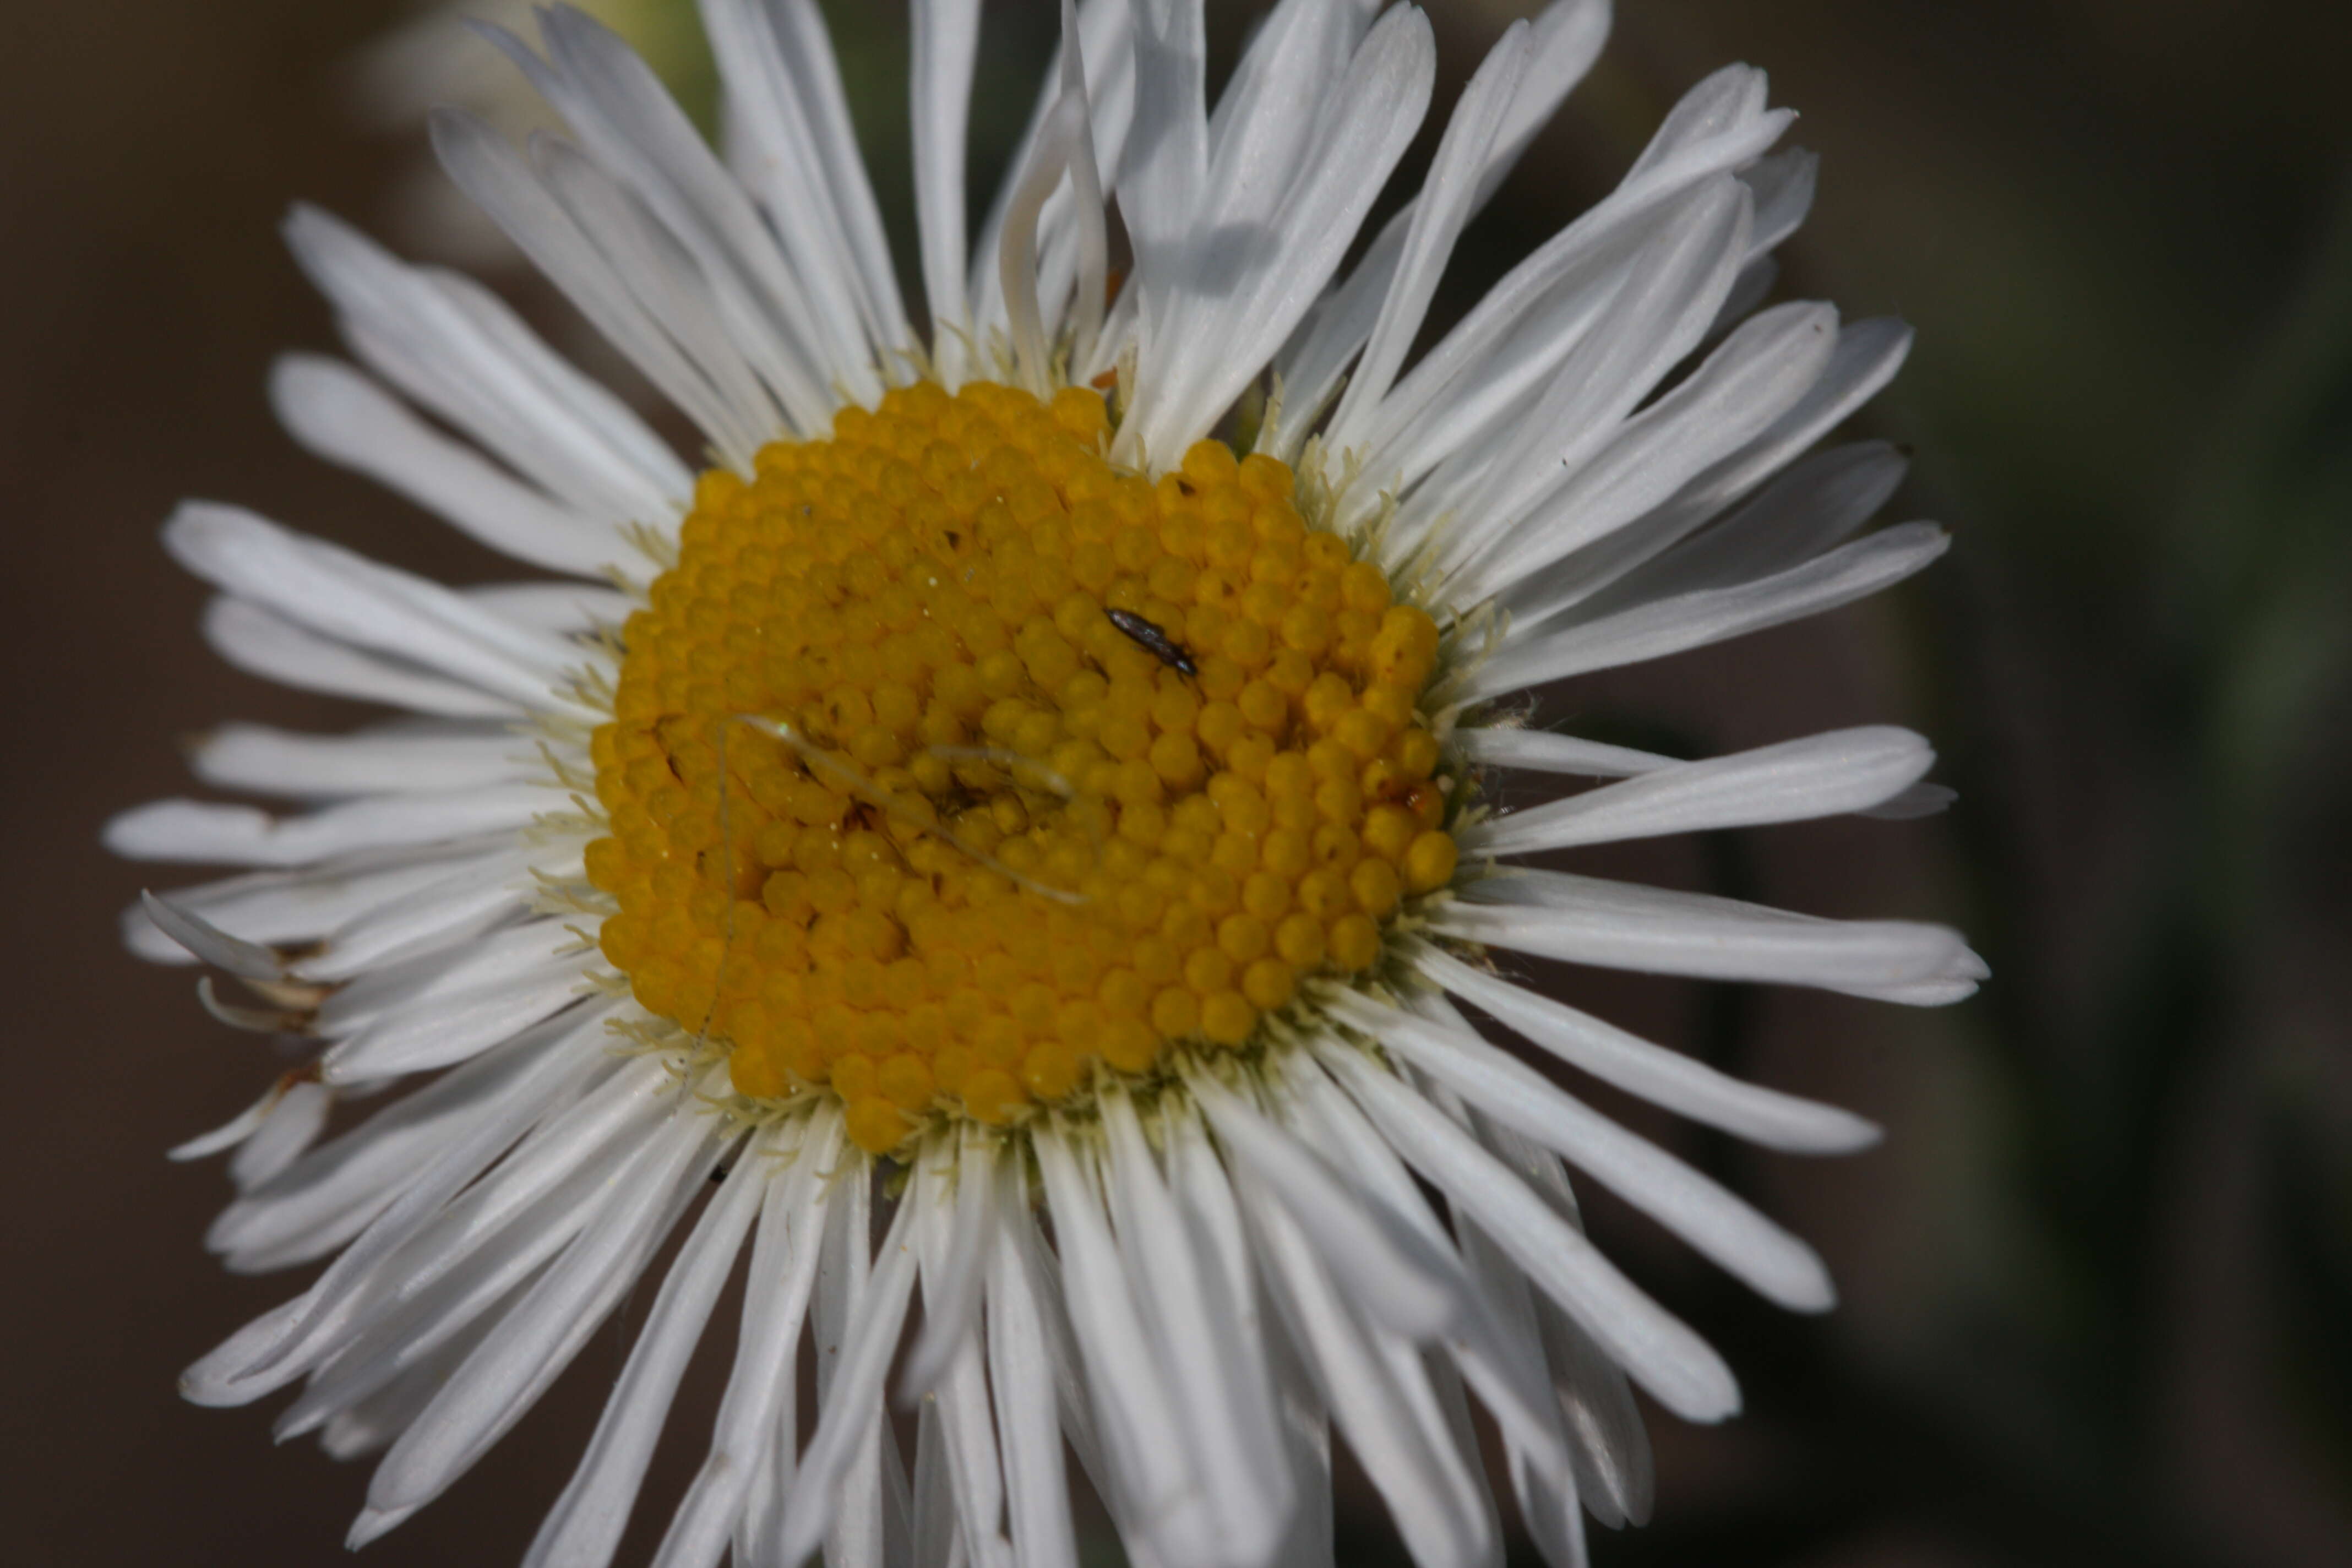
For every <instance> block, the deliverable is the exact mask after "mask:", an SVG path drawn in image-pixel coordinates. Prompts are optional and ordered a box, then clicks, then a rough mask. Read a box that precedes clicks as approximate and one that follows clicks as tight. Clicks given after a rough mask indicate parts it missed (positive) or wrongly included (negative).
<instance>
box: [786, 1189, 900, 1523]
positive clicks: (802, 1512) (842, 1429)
mask: <svg viewBox="0 0 2352 1568" xmlns="http://www.w3.org/2000/svg"><path fill="white" fill-rule="evenodd" d="M915 1206H916V1205H915V1204H914V1203H911V1202H910V1203H904V1204H901V1205H898V1213H897V1214H896V1215H893V1216H892V1218H891V1221H890V1228H889V1230H888V1232H887V1233H886V1234H885V1235H884V1237H882V1243H881V1246H880V1247H878V1248H877V1249H876V1254H875V1258H876V1262H875V1267H874V1275H873V1279H871V1280H870V1281H868V1282H867V1284H866V1289H865V1291H864V1292H863V1295H862V1298H861V1300H860V1301H859V1303H858V1318H857V1321H856V1322H855V1323H854V1324H852V1325H851V1326H850V1330H849V1332H848V1333H847V1335H846V1336H845V1338H844V1339H843V1341H842V1345H841V1352H840V1360H839V1363H838V1364H837V1365H835V1368H834V1371H833V1376H832V1381H831V1385H830V1386H829V1387H827V1388H826V1389H825V1391H824V1400H823V1406H822V1409H821V1411H820V1413H819V1415H818V1417H817V1425H816V1432H815V1434H814V1436H812V1437H810V1439H809V1446H808V1451H807V1452H806V1453H805V1454H803V1455H802V1456H801V1462H800V1468H799V1470H798V1472H797V1473H796V1474H795V1475H794V1476H793V1485H792V1489H791V1491H789V1492H788V1493H786V1494H785V1497H784V1502H783V1544H782V1548H781V1549H780V1551H779V1555H780V1556H781V1557H782V1560H783V1561H784V1562H787V1563H798V1562H799V1561H800V1560H801V1559H802V1558H803V1557H806V1556H807V1555H808V1554H809V1553H810V1552H814V1550H816V1547H817V1544H818V1543H819V1542H822V1541H823V1540H824V1537H825V1532H826V1531H828V1530H830V1529H831V1528H832V1527H833V1524H834V1520H835V1509H836V1507H837V1494H838V1493H839V1491H840V1490H841V1489H842V1485H843V1483H844V1482H845V1480H847V1479H848V1478H849V1475H850V1471H851V1469H852V1468H853V1467H854V1466H855V1465H856V1463H857V1462H858V1459H859V1457H860V1452H861V1450H862V1449H864V1448H865V1447H866V1439H867V1438H869V1437H871V1436H873V1435H874V1433H875V1430H876V1427H877V1424H878V1423H879V1422H880V1421H881V1419H882V1411H883V1405H884V1401H883V1394H882V1381H883V1379H884V1377H885V1376H886V1375H887V1373H889V1370H890V1357H891V1355H892V1353H893V1352H896V1351H897V1349H898V1331H899V1329H900V1328H901V1327H902V1326H903V1325H904V1324H905V1322H906V1319H907V1301H908V1297H909V1296H911V1295H912V1294H913V1292H914V1288H915V1252H914V1241H913V1238H912V1237H911V1236H910V1235H909V1234H908V1229H909V1225H910V1222H911V1220H912V1218H913V1215H914V1209H915ZM853 1245H856V1246H859V1247H862V1246H863V1245H864V1241H863V1239H862V1238H853Z"/></svg>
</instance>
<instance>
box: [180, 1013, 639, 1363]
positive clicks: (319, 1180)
mask: <svg viewBox="0 0 2352 1568" xmlns="http://www.w3.org/2000/svg"><path fill="white" fill-rule="evenodd" d="M571 1043H572V1041H571V1040H570V1039H569V1038H568V1037H566V1036H565V1034H564V1032H563V1031H561V1030H544V1031H541V1033H540V1034H539V1035H538V1036H537V1037H531V1038H526V1039H522V1040H518V1041H516V1042H515V1043H513V1044H512V1045H510V1046H508V1047H505V1048H503V1049H501V1050H500V1051H499V1052H497V1053H494V1054H493V1055H490V1056H486V1057H483V1058H478V1059H477V1060H476V1061H474V1062H471V1063H468V1064H467V1066H466V1067H463V1068H459V1069H457V1071H455V1072H452V1073H448V1074H445V1075H444V1076H443V1077H441V1078H440V1079H436V1080H435V1081H434V1082H433V1083H430V1084H428V1085H426V1086H425V1088H423V1089H419V1090H418V1091H417V1092H416V1093H415V1094H413V1095H410V1096H408V1097H407V1098H405V1099H404V1100H401V1101H399V1102H398V1103H396V1104H394V1105H393V1106H392V1107H390V1108H389V1109H387V1110H382V1111H379V1112H377V1113H376V1114H375V1115H374V1116H373V1117H372V1118H370V1119H369V1120H368V1121H366V1122H363V1123H362V1125H360V1126H359V1127H356V1128H354V1129H352V1131H349V1132H346V1133H344V1134H342V1135H341V1137H339V1138H336V1139H333V1140H331V1142H327V1143H326V1144H323V1145H321V1146H320V1147H318V1148H315V1149H312V1150H311V1151H310V1152H308V1153H306V1154H304V1155H303V1156H302V1157H301V1158H300V1159H299V1160H297V1161H296V1162H295V1163H293V1164H292V1165H291V1166H289V1167H288V1169H286V1170H285V1171H283V1172H280V1173H278V1175H277V1176H276V1177H274V1178H273V1179H271V1180H270V1181H268V1182H265V1183H262V1184H260V1185H259V1186H257V1187H256V1188H255V1189H254V1190H253V1191H252V1192H250V1193H247V1194H245V1195H244V1196H242V1197H241V1198H239V1199H238V1201H237V1202H236V1203H234V1204H232V1205H229V1207H228V1208H227V1209H226V1211H224V1212H223V1214H222V1215H221V1217H220V1219H219V1220H218V1221H216V1222H215V1225H214V1227H213V1230H212V1232H211V1233H210V1234H209V1235H208V1236H207V1237H206V1238H205V1239H206V1244H207V1245H208V1246H211V1247H214V1248H215V1250H219V1251H226V1252H229V1253H230V1254H231V1261H232V1264H234V1263H235V1262H236V1257H237V1254H238V1253H239V1252H240V1251H242V1250H245V1249H252V1250H254V1251H262V1250H265V1249H270V1248H274V1247H280V1246H283V1245H284V1244H286V1243H288V1242H289V1241H293V1240H297V1239H299V1238H301V1237H304V1236H306V1235H308V1234H309V1233H310V1232H312V1231H313V1230H315V1229H316V1228H317V1227H318V1226H320V1225H321V1224H325V1223H331V1222H336V1221H339V1220H340V1219H341V1216H343V1215H351V1214H354V1213H356V1214H357V1215H359V1216H360V1218H359V1220H358V1223H356V1224H352V1225H349V1226H340V1225H339V1226H338V1234H335V1235H332V1236H331V1237H329V1239H328V1242H327V1244H326V1245H328V1246H331V1245H333V1243H334V1242H337V1241H340V1240H341V1239H344V1237H347V1236H349V1235H352V1234H356V1233H359V1232H361V1231H365V1232H366V1234H365V1235H364V1236H363V1237H362V1239H361V1240H360V1241H358V1242H356V1243H354V1244H353V1245H352V1247H348V1248H346V1249H345V1250H344V1252H343V1253H342V1255H341V1256H340V1257H339V1258H336V1260H335V1261H334V1263H333V1264H332V1265H331V1266H330V1268H328V1270H327V1272H326V1273H325V1274H323V1275H321V1276H320V1279H319V1280H318V1282H317V1283H316V1284H314V1285H312V1286H311V1288H310V1289H309V1290H307V1291H305V1292H303V1294H302V1295H301V1296H299V1297H298V1298H296V1299H295V1300H293V1301H290V1302H289V1303H287V1304H286V1306H285V1307H283V1308H281V1309H279V1310H278V1311H276V1312H273V1313H270V1314H268V1316H267V1317H265V1318H264V1319H261V1320H258V1321H257V1322H256V1323H255V1324H253V1325H251V1326H250V1327H249V1328H248V1329H247V1330H245V1331H240V1332H238V1333H237V1334H236V1335H233V1336H232V1337H231V1338H230V1339H229V1341H228V1342H226V1344H223V1345H222V1346H220V1347H219V1348H218V1349H216V1350H215V1351H213V1352H211V1353H210V1354H208V1355H206V1356H205V1357H204V1358H203V1359H202V1360H201V1361H199V1362H197V1363H196V1364H195V1365H194V1366H193V1367H191V1368H189V1369H188V1372H187V1373H186V1374H185V1375H184V1377H183V1378H182V1380H181V1391H182V1392H183V1393H184V1394H185V1395H186V1396H187V1397H188V1398H190V1399H192V1400H194V1401H195V1402H196V1403H198V1404H205V1405H215V1404H243V1403H245V1402H247V1400H250V1399H253V1398H256V1397H258V1396H259V1395H260V1394H266V1393H268V1391H269V1390H270V1389H272V1388H275V1387H278V1386H282V1385H283V1384H284V1383H285V1382H286V1381H288V1380H289V1378H291V1377H293V1376H296V1375H299V1373H300V1372H301V1371H302V1370H303V1368H302V1364H301V1363H300V1362H299V1361H296V1362H294V1363H293V1365H292V1368H291V1370H289V1371H286V1372H284V1373H281V1374H279V1375H277V1376H275V1377H272V1376H271V1369H272V1368H274V1367H279V1366H281V1365H283V1364H284V1363H286V1362H287V1361H288V1358H289V1354H290V1352H293V1351H295V1350H296V1349H297V1348H299V1345H300V1344H301V1343H302V1342H303V1341H304V1340H305V1339H307V1338H310V1337H311V1336H312V1333H313V1331H314V1330H315V1329H316V1327H317V1326H318V1324H319V1323H320V1321H321V1320H322V1318H323V1316H324V1315H325V1314H326V1312H327V1310H329V1309H331V1308H333V1307H335V1306H336V1305H337V1303H338V1301H339V1300H341V1299H342V1298H341V1292H342V1291H343V1290H344V1289H345V1283H346V1282H347V1281H352V1280H356V1279H362V1278H364V1277H365V1275H366V1274H367V1273H368V1272H369V1270H370V1269H372V1268H373V1267H374V1265H375V1264H376V1263H377V1262H380V1261H381V1260H382V1259H383V1258H385V1257H387V1256H389V1255H390V1254H391V1253H392V1252H393V1251H394V1249H395V1248H396V1247H399V1246H400V1245H401V1244H402V1243H403V1242H404V1241H406V1240H407V1239H408V1238H409V1237H411V1236H413V1235H414V1234H415V1230H416V1227H417V1226H419V1225H421V1224H423V1223H424V1222H425V1220H426V1219H428V1218H429V1217H430V1216H431V1215H433V1214H434V1213H435V1212H436V1210H437V1209H438V1208H439V1207H440V1205H441V1204H442V1203H444V1202H445V1201H446V1199H447V1197H448V1195H449V1194H451V1193H454V1192H456V1191H457V1189H459V1188H461V1187H463V1186H464V1185H465V1184H467V1182H468V1181H470V1180H472V1179H473V1177H474V1176H475V1175H477V1174H478V1173H480V1171H481V1170H482V1169H483V1167H485V1166H486V1165H488V1163H490V1162H491V1161H492V1160H494V1159H496V1158H497V1157H498V1155H499V1153H500V1152H502V1151H503V1150H505V1149H506V1148H507V1147H508V1145H509V1144H511V1143H512V1142H514V1140H515V1139H516V1138H518V1137H520V1135H521V1133H522V1131H523V1130H524V1129H525V1128H526V1127H528V1126H529V1125H530V1123H531V1122H532V1121H535V1120H537V1119H538V1118H539V1117H540V1116H541V1114H543V1113H544V1112H545V1110H546V1109H547V1107H548V1106H549V1104H550V1103H551V1102H552V1101H554V1100H559V1099H561V1098H562V1096H563V1095H565V1094H566V1093H568V1092H570V1091H571V1090H572V1089H573V1088H574V1087H575V1086H576V1085H577V1084H578V1083H579V1081H580V1080H581V1079H582V1078H583V1076H584V1075H585V1073H586V1072H587V1071H589V1070H591V1069H593V1066H594V1064H593V1062H582V1061H580V1060H578V1059H576V1058H572V1057H571V1056H569V1055H568V1054H567V1052H566V1050H565V1049H564V1047H567V1046H569V1045H570V1044H571ZM324 1249H325V1247H320V1248H319V1250H324Z"/></svg>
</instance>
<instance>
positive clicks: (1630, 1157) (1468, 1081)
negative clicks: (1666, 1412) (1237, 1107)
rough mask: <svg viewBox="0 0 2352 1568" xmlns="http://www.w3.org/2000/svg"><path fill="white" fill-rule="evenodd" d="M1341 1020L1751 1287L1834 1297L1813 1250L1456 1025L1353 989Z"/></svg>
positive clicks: (1816, 1298)
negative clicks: (1567, 1163)
mask: <svg viewBox="0 0 2352 1568" xmlns="http://www.w3.org/2000/svg"><path fill="white" fill-rule="evenodd" d="M1332 1008H1333V1013H1334V1016H1336V1017H1338V1018H1339V1020H1340V1021H1341V1022H1343V1023H1345V1024H1347V1025H1348V1026H1350V1027H1352V1028H1355V1029H1357V1030H1359V1031H1360V1032H1361V1033H1362V1034H1364V1035H1365V1036H1367V1037H1370V1038H1371V1039H1373V1040H1376V1041H1378V1042H1379V1043H1380V1044H1381V1045H1382V1046H1384V1047H1387V1048H1388V1049H1389V1050H1391V1051H1392V1052H1394V1053H1396V1054H1397V1055H1399V1056H1401V1057H1403V1058H1405V1059H1407V1060H1409V1061H1411V1062H1412V1064H1413V1065H1414V1066H1415V1067H1417V1068H1420V1069H1421V1070H1422V1071H1423V1072H1424V1073H1426V1074H1427V1075H1429V1077H1431V1078H1432V1079H1435V1080H1436V1081H1438V1082H1440V1083H1443V1084H1444V1085H1445V1086H1446V1087H1447V1088H1448V1089H1452V1090H1453V1091H1454V1092H1455V1093H1456V1094H1459V1095H1461V1096H1462V1097H1463V1099H1465V1100H1467V1101H1468V1102H1469V1103H1470V1104H1472V1105H1475V1106H1476V1107H1477V1108H1478V1109H1479V1110H1482V1111H1484V1112H1485V1113H1486V1115H1487V1116H1489V1117H1492V1118H1493V1119H1494V1120H1496V1121H1498V1122H1500V1123H1502V1124H1503V1125H1504V1126H1507V1127H1509V1128H1512V1129H1513V1130H1515V1131H1518V1132H1519V1133H1521V1134H1523V1135H1525V1136H1526V1137H1528V1138H1531V1139H1533V1140H1534V1141H1535V1142H1538V1143H1540V1144H1542V1145H1543V1146H1544V1147H1545V1148H1548V1149H1550V1150H1552V1151H1554V1152H1558V1153H1559V1154H1561V1155H1563V1156H1565V1157H1566V1158H1567V1159H1568V1160H1569V1161H1570V1162H1571V1163H1574V1164H1576V1165H1577V1166H1578V1167H1580V1169H1582V1170H1584V1171H1586V1172H1588V1173H1590V1174H1591V1175H1592V1176H1593V1177H1594V1178H1595V1179H1596V1180H1598V1181H1599V1182H1600V1183H1601V1185H1603V1186H1605V1187H1607V1188H1609V1189H1610V1190H1611V1191H1612V1192H1614V1193H1615V1194H1617V1195H1618V1196H1620V1197H1622V1198H1623V1199H1624V1200H1625V1201H1626V1202H1627V1203H1629V1204H1631V1205H1633V1206H1634V1207H1635V1208H1638V1209H1640V1210H1642V1211H1643V1213H1645V1214H1647V1215H1651V1216H1652V1217H1653V1218H1654V1219H1656V1220H1657V1221H1658V1222H1659V1223H1660V1224H1661V1225H1664V1226H1666V1227H1667V1228H1668V1229H1670V1230H1672V1231H1674V1232H1675V1234H1676V1235H1677V1236H1680V1237H1682V1238H1683V1239H1684V1240H1685V1241H1687V1242H1689V1243H1690V1244H1691V1246H1693V1247H1696V1248H1697V1249H1698V1250H1699V1251H1700V1252H1702V1253H1705V1254H1706V1256H1707V1257H1708V1258H1713V1259H1714V1260H1715V1261H1716V1262H1717V1263H1718V1264H1720V1265H1721V1266H1722V1267H1723V1268H1725V1269H1727V1270H1728V1271H1729V1272H1731V1273H1732V1274H1735V1275H1737V1276H1738V1277H1739V1278H1740V1279H1743V1280H1745V1281H1747V1282H1748V1284H1749V1285H1750V1286H1752V1287H1754V1288H1755V1289H1756V1290H1757V1291H1759V1293H1760V1294H1762V1295H1764V1296H1766V1297H1768V1298H1769V1299H1770V1300H1774V1301H1776V1302H1778V1303H1780V1305H1781V1306H1784V1307H1788V1308H1790V1309H1792V1310H1798V1311H1826V1310H1828V1309H1829V1308H1830V1306H1831V1305H1832V1303H1834V1301H1835V1300H1836V1299H1837V1298H1836V1291H1835V1290H1834V1289H1832V1286H1831V1284H1830V1279H1829V1273H1828V1270H1827V1269H1826V1268H1823V1267H1822V1260H1821V1258H1820V1257H1819V1255H1817V1254H1816V1253H1815V1252H1814V1251H1813V1249H1812V1248H1811V1247H1808V1246H1806V1245H1805V1244H1804V1243H1803V1242H1801V1241H1800V1240H1798V1239H1797V1238H1796V1237H1793V1236H1791V1235H1790V1234H1789V1233H1788V1232H1787V1231H1785V1230H1782V1229H1781V1228H1780V1226H1777V1225H1775V1224H1773V1223H1772V1222H1771V1221H1770V1220H1769V1219H1767V1218H1766V1217H1765V1216H1764V1215H1761V1214H1759V1213H1758V1212H1757V1211H1756V1210H1755V1209H1754V1208H1752V1207H1750V1206H1749V1205H1748V1204H1746V1203H1745V1202H1743V1201H1742V1200H1740V1199H1739V1198H1738V1197H1737V1196H1735V1195H1733V1194H1731V1193H1730V1192H1728V1191H1727V1190H1726V1189H1725V1188H1723V1187H1722V1186H1720V1185H1719V1184H1717V1183H1715V1182H1713V1181H1710V1180H1709V1179H1708V1178H1706V1176H1703V1175H1701V1174H1700V1173H1698V1172H1696V1171H1695V1170H1693V1169H1691V1168H1690V1167H1689V1166H1688V1165H1685V1164H1684V1163H1682V1162H1681V1161H1679V1160H1676V1159H1675V1158H1674V1157H1673V1156H1672V1155H1670V1154H1668V1153H1666V1152H1664V1150H1662V1149H1660V1148H1658V1147H1657V1146H1656V1145H1655V1144H1654V1143H1650V1142H1645V1141H1644V1140H1643V1139H1640V1138H1636V1137H1635V1136H1633V1134H1632V1133H1630V1132H1628V1131H1625V1130H1624V1129H1623V1128H1622V1127H1620V1126H1618V1125H1617V1124H1616V1123H1615V1122H1613V1121H1610V1120H1609V1119H1608V1118H1607V1117H1605V1116H1602V1115H1601V1114H1599V1113H1598V1112H1596V1111H1594V1110H1591V1108H1589V1107H1587V1106H1585V1105H1582V1104H1580V1103H1579V1102H1578V1101H1577V1100H1574V1099H1572V1098H1570V1096H1569V1095H1568V1094H1567V1093H1566V1092H1565V1091H1563V1090H1562V1089H1559V1087H1558V1086H1557V1085H1555V1084H1553V1083H1551V1082H1550V1081H1549V1079H1545V1078H1544V1076H1543V1075H1542V1074H1540V1073H1538V1072H1537V1071H1535V1070H1534V1069H1533V1068H1529V1067H1528V1066H1527V1065H1526V1064H1525V1063H1522V1062H1518V1061H1515V1060H1513V1059H1512V1058H1509V1057H1507V1056H1506V1055H1504V1054H1503V1053H1502V1052H1500V1051H1498V1050H1496V1049H1495V1048H1494V1047H1492V1046H1489V1045H1487V1044H1486V1042H1485V1041H1483V1040H1481V1039H1479V1038H1478V1037H1476V1036H1475V1035H1474V1034H1470V1033H1468V1032H1467V1031H1466V1030H1465V1029H1460V1028H1455V1029H1447V1028H1443V1027H1440V1026H1437V1025H1435V1024H1433V1023H1429V1022H1426V1021H1424V1020H1423V1019H1421V1018H1417V1017H1414V1016H1412V1015H1411V1014H1408V1013H1405V1012H1402V1011H1400V1010H1398V1009H1395V1008H1388V1007H1381V1006H1379V1005H1375V1004H1372V1003H1370V1002H1369V1001H1366V1000H1364V999H1362V998H1360V997H1357V996H1353V995H1342V996H1340V997H1339V998H1336V999H1335V1000H1334V1002H1333V1004H1332Z"/></svg>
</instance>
